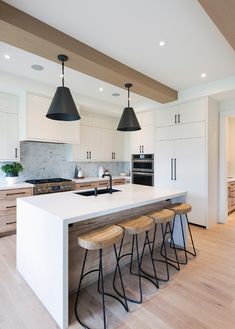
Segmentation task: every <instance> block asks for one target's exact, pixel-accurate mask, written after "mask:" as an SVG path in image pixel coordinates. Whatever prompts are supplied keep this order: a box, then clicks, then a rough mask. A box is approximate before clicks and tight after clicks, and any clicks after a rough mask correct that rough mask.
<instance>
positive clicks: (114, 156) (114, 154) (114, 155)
mask: <svg viewBox="0 0 235 329" xmlns="http://www.w3.org/2000/svg"><path fill="white" fill-rule="evenodd" d="M113 158H114V160H115V159H116V153H115V152H113Z"/></svg>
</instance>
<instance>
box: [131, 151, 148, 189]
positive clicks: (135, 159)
mask: <svg viewBox="0 0 235 329" xmlns="http://www.w3.org/2000/svg"><path fill="white" fill-rule="evenodd" d="M131 170H132V183H133V184H140V185H148V186H154V154H132V157H131Z"/></svg>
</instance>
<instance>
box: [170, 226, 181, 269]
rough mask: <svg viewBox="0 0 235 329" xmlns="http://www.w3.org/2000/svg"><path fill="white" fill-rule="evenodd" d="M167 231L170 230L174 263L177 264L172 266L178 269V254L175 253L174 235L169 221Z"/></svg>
mask: <svg viewBox="0 0 235 329" xmlns="http://www.w3.org/2000/svg"><path fill="white" fill-rule="evenodd" d="M169 231H170V237H171V243H172V245H173V247H172V248H173V249H174V253H175V259H176V263H177V266H174V267H175V268H176V269H177V271H179V270H180V264H179V259H178V255H177V250H176V246H175V242H174V237H173V230H172V228H171V224H170V223H169ZM171 265H172V264H171Z"/></svg>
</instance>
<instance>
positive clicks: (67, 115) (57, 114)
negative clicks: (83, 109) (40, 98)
mask: <svg viewBox="0 0 235 329" xmlns="http://www.w3.org/2000/svg"><path fill="white" fill-rule="evenodd" d="M58 60H59V61H60V62H62V86H61V87H57V89H56V92H55V95H54V97H53V99H52V102H51V105H50V107H49V110H48V112H47V115H46V117H47V118H49V119H52V120H60V121H75V120H80V119H81V117H80V115H79V113H78V110H77V107H76V105H75V103H74V100H73V97H72V95H71V92H70V90H69V88H67V87H65V86H64V62H67V60H68V57H67V56H66V55H58Z"/></svg>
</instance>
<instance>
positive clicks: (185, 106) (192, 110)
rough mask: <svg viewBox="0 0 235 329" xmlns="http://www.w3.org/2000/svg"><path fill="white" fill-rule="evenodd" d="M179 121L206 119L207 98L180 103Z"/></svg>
mask: <svg viewBox="0 0 235 329" xmlns="http://www.w3.org/2000/svg"><path fill="white" fill-rule="evenodd" d="M178 116H179V123H180V124H186V123H192V122H200V121H205V120H206V98H202V99H199V100H196V101H193V102H187V103H182V104H179V105H178Z"/></svg>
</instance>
